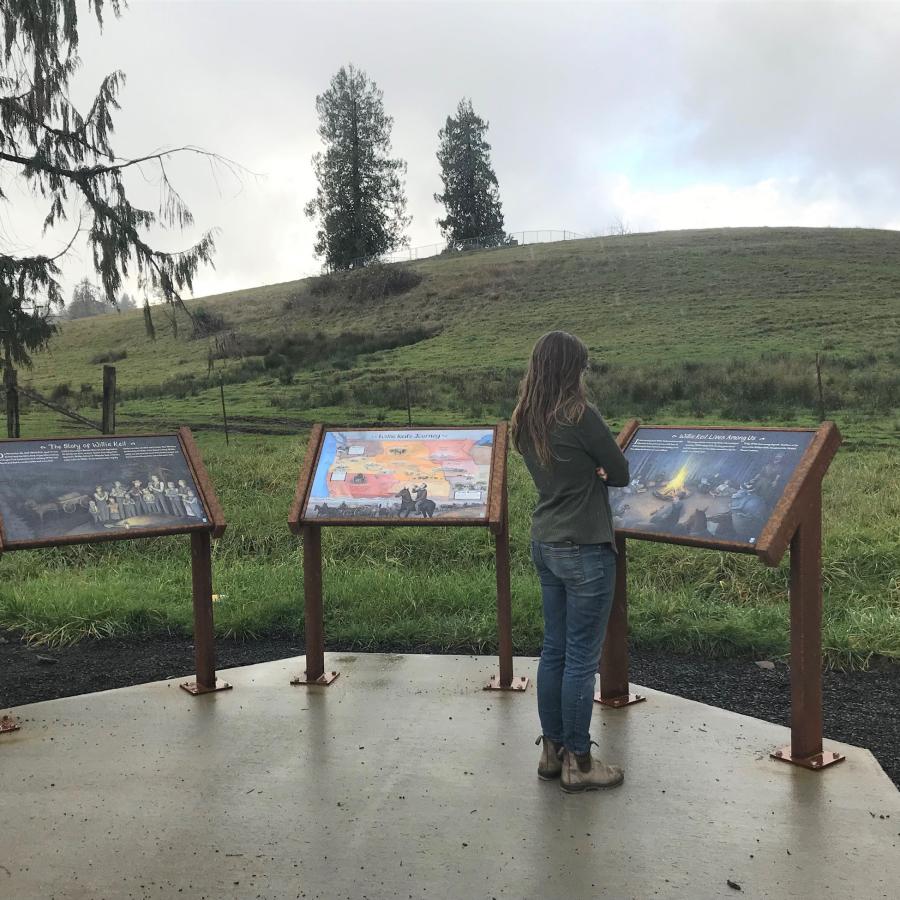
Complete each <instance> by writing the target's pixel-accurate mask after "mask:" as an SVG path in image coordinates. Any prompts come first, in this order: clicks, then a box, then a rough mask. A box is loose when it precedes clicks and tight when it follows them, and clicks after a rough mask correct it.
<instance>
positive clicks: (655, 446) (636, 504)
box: [609, 428, 813, 546]
mask: <svg viewBox="0 0 900 900" xmlns="http://www.w3.org/2000/svg"><path fill="white" fill-rule="evenodd" d="M812 436H813V432H807V431H765V430H757V429H746V430H745V429H733V430H729V429H714V428H705V429H704V428H700V429H697V428H694V429H691V428H685V429H684V430H680V429H674V428H639V429H638V431H637V432H636V433H635V436H634V438H633V439H632V441H631V443H630V444H629V445H628V447H627V448H626V450H625V455H626V456H627V458H628V462H629V467H630V471H631V482H630V483H629V485H628V486H627V487H624V488H610V491H609V497H610V504H611V506H612V511H613V516H614V519H615V525H616V528H617V529H621V530H623V531H625V532H627V531H628V530H631V531H635V532H656V533H659V534H667V535H672V536H687V537H692V538H701V539H704V540H710V539H712V540H716V539H718V540H722V541H728V542H739V543H746V544H748V545H751V546H752V545H753V544H755V543H756V540H757V538H758V537H759V533H760V531H762V528H763V526H764V525H765V524H766V522H767V521H768V518H769V516H770V515H771V513H772V510H773V509H774V508H775V504H776V503H777V502H778V499H779V497H781V494H782V492H783V491H784V486H785V484H786V483H787V481H788V479H789V478H790V476H791V473H792V472H793V470H794V468H795V467H796V465H797V463H798V462H799V461H800V458H801V457H802V455H803V451H804V450H805V449H806V448H807V446H808V445H809V442H810V441H811V439H812Z"/></svg>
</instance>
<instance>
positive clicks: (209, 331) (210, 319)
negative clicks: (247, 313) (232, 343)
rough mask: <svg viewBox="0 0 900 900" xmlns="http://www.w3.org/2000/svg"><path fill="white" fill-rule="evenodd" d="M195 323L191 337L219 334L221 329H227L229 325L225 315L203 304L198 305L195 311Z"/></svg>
mask: <svg viewBox="0 0 900 900" xmlns="http://www.w3.org/2000/svg"><path fill="white" fill-rule="evenodd" d="M193 323H194V328H193V331H192V332H191V337H192V338H194V339H196V338H204V337H209V336H211V335H213V334H218V333H219V332H220V331H225V329H226V328H227V327H228V325H227V323H226V321H225V317H224V316H222V315H221V314H220V313H217V312H213V311H212V310H209V309H205V308H204V307H202V306H198V307H197V309H195V310H194V311H193Z"/></svg>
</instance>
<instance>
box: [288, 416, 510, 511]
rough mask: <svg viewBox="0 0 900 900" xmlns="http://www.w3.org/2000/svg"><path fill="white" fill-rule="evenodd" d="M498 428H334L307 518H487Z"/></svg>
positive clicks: (324, 446) (318, 464)
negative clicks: (495, 436) (495, 429)
mask: <svg viewBox="0 0 900 900" xmlns="http://www.w3.org/2000/svg"><path fill="white" fill-rule="evenodd" d="M493 445H494V429H493V428H445V429H427V430H422V429H415V428H410V429H383V430H381V429H370V430H342V431H337V430H335V431H331V430H326V431H325V432H324V434H323V435H322V441H321V446H320V449H319V455H318V458H317V460H316V465H315V471H314V474H313V480H312V485H311V487H310V490H309V494H308V497H307V500H306V506H305V511H304V514H303V519H304V520H305V521H309V522H319V521H321V522H323V524H324V523H325V522H326V521H345V522H346V521H347V520H354V519H365V520H375V519H377V520H378V521H379V523H380V524H385V525H389V524H392V523H402V524H409V525H411V524H415V523H416V522H417V521H419V522H421V521H424V520H431V519H439V520H445V519H446V520H453V519H463V520H467V521H472V520H485V519H487V515H488V494H489V490H490V484H491V458H492V454H493Z"/></svg>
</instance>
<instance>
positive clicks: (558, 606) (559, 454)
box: [512, 331, 629, 793]
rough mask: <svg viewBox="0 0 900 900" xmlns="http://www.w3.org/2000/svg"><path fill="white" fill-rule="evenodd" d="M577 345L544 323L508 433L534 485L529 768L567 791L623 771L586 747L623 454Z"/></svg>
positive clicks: (598, 784)
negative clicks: (539, 624)
mask: <svg viewBox="0 0 900 900" xmlns="http://www.w3.org/2000/svg"><path fill="white" fill-rule="evenodd" d="M587 368H588V352H587V348H586V347H585V345H584V344H583V343H582V342H581V341H580V340H579V339H578V338H577V337H574V336H573V335H571V334H567V333H565V332H563V331H551V332H550V333H549V334H545V335H544V336H543V337H542V338H540V340H538V342H537V343H536V344H535V345H534V350H533V351H532V354H531V362H530V364H529V366H528V371H527V373H526V374H525V378H524V379H523V380H522V384H521V387H520V389H519V399H518V403H517V405H516V408H515V411H514V412H513V415H512V435H513V442H514V443H515V446H516V449H517V450H518V451H519V452H520V453H521V454H522V456H523V458H524V460H525V465H526V466H527V467H528V471H529V472H530V473H531V477H532V479H533V480H534V484H535V487H536V488H537V491H538V503H537V507H536V508H535V511H534V518H533V520H532V529H531V537H532V543H531V554H532V559H533V561H534V564H535V567H536V568H537V571H538V577H539V578H540V582H541V594H542V597H543V607H544V647H543V650H542V652H541V661H540V664H539V666H538V677H537V695H538V714H539V716H540V720H541V731H542V732H543V733H542V735H541V737H540V738H538V741H537V742H538V743H541V742H542V741H543V750H542V753H541V759H540V763H539V765H538V776H539V777H541V778H544V779H551V778H560V777H561V785H562V788H563V790H564V791H567V792H570V793H575V792H580V791H590V790H597V789H599V788H608V787H615V786H616V785H618V784H621V783H622V780H623V778H624V773H623V772H622V770H621V769H620V768H619V767H618V766H611V765H607V764H606V763H604V762H602V761H601V760H599V759H597V758H596V757H594V756H593V755H592V754H591V743H592V741H591V737H590V725H591V715H592V713H593V707H594V677H595V675H596V673H597V664H598V662H599V660H600V651H601V648H602V647H603V639H604V636H605V634H606V625H607V622H608V621H609V613H610V609H611V608H612V598H613V590H614V587H615V582H616V552H615V538H614V534H613V524H612V514H611V512H610V507H609V496H608V494H607V485H613V486H616V487H624V486H626V485H627V484H628V481H629V477H628V462H627V460H626V459H625V456H624V455H623V453H622V451H621V450H620V449H619V446H618V444H616V441H615V438H614V437H613V435H612V432H611V431H610V430H609V428H608V427H607V425H606V423H605V422H604V421H603V418H602V417H601V415H600V413H599V412H598V411H597V409H596V408H595V407H594V406H592V405H591V404H590V403H588V401H587V398H586V396H585V386H584V374H585V372H586V370H587Z"/></svg>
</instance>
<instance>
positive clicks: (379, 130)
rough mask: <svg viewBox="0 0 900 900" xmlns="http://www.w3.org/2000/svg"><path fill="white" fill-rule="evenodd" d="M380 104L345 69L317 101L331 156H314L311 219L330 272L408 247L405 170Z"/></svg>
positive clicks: (356, 74) (361, 75) (369, 84)
mask: <svg viewBox="0 0 900 900" xmlns="http://www.w3.org/2000/svg"><path fill="white" fill-rule="evenodd" d="M382 98H383V94H382V92H381V91H380V90H379V89H378V86H377V85H376V84H375V82H374V81H370V80H369V78H368V77H367V76H366V73H365V72H362V71H360V70H359V69H356V68H354V67H353V66H350V67H349V68H345V67H343V66H342V67H341V68H340V70H339V71H338V73H337V74H336V75H335V76H334V77H333V78H332V79H331V83H330V84H329V86H328V90H326V91H325V93H324V94H320V95H319V96H318V97H316V111H317V112H318V114H319V129H318V133H319V137H320V138H321V139H322V143H323V144H324V145H325V150H324V151H323V152H319V153H316V154H315V156H313V168H314V170H315V173H316V178H317V179H318V182H319V187H318V190H317V191H316V196H315V199H313V200H310V202H309V203H308V204H307V205H306V215H307V216H309V217H310V218H311V219H318V223H319V231H318V234H317V236H316V244H315V252H316V255H317V256H319V257H322V258H324V260H325V265H326V266H327V267H328V268H329V269H349V268H352V267H353V266H355V265H358V264H361V262H363V261H365V260H367V259H370V258H372V257H376V256H380V255H381V254H383V253H387V252H388V251H390V250H396V249H397V248H398V247H404V246H406V245H407V244H408V243H409V241H408V238H406V237H405V236H404V230H405V228H406V226H407V225H409V223H410V221H411V218H410V217H408V216H407V215H406V196H405V193H404V185H403V176H404V175H405V174H406V163H405V162H404V161H403V160H401V159H393V158H392V157H391V155H390V153H391V127H392V125H393V122H394V120H393V119H392V118H391V117H390V116H388V115H386V114H385V111H384V104H383V102H382Z"/></svg>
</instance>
